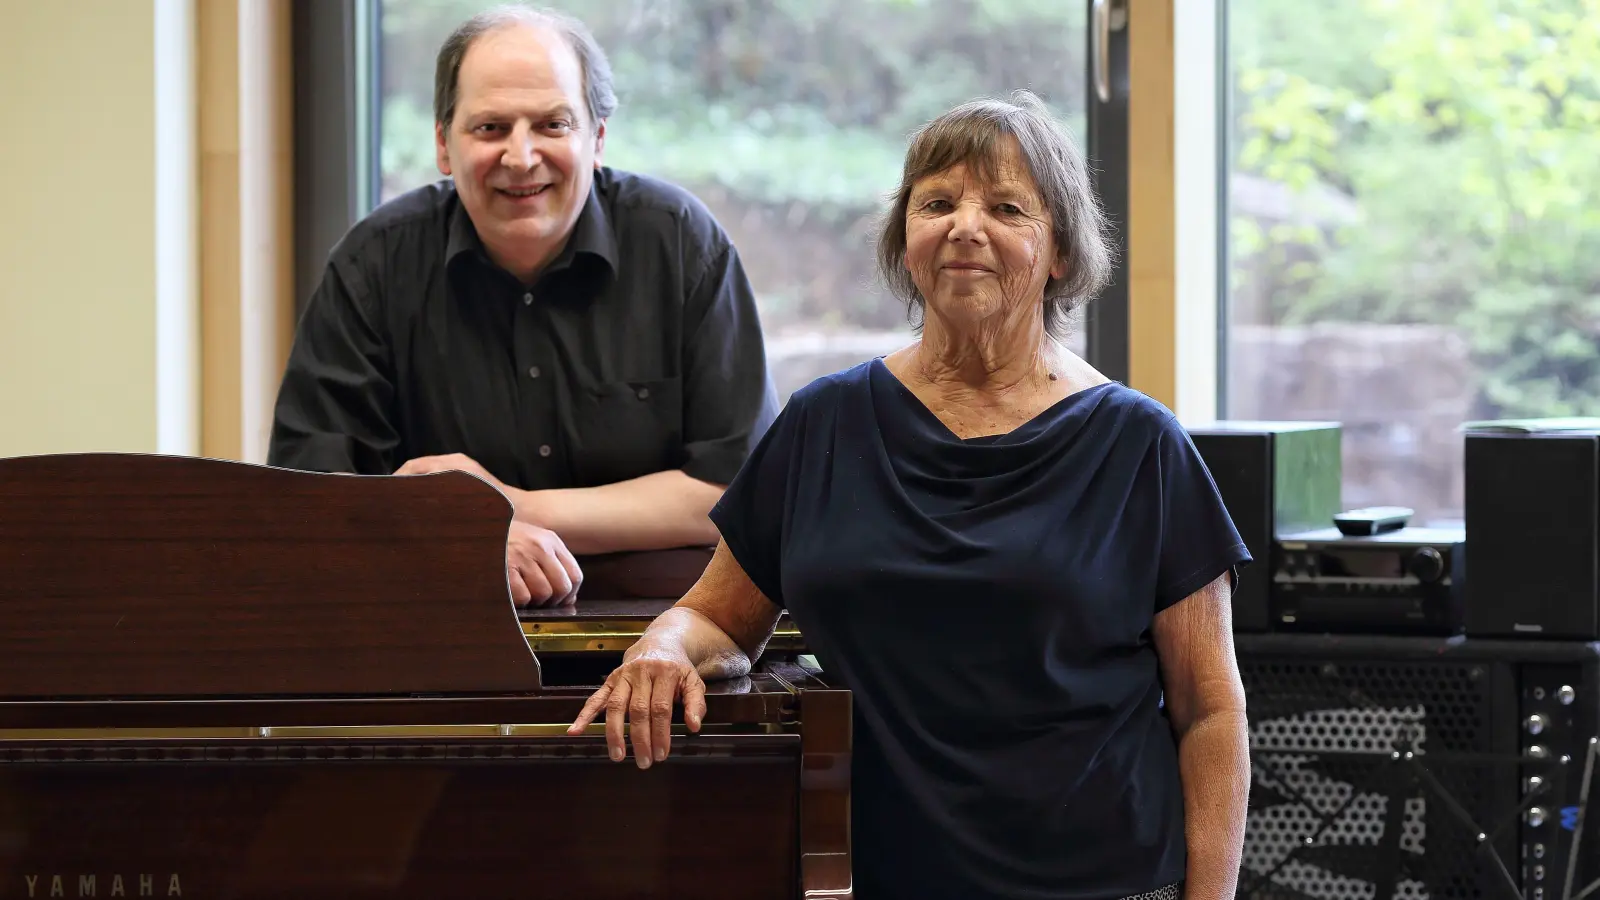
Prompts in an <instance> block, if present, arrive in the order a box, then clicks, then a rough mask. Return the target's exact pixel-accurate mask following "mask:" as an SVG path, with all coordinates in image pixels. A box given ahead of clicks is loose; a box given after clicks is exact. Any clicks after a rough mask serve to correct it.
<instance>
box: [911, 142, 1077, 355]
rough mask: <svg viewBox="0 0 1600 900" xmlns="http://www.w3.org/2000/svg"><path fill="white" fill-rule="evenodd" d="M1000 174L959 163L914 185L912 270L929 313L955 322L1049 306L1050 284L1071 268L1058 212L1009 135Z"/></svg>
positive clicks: (1000, 317)
mask: <svg viewBox="0 0 1600 900" xmlns="http://www.w3.org/2000/svg"><path fill="white" fill-rule="evenodd" d="M998 162H999V164H998V165H997V166H995V176H996V177H995V179H994V180H993V181H987V180H984V179H983V178H982V176H981V175H980V173H979V170H978V168H977V167H975V166H968V165H966V164H958V165H956V166H954V167H953V168H950V169H946V170H945V171H943V172H939V173H937V174H934V175H930V176H928V177H926V178H924V179H922V180H921V181H918V182H917V183H916V184H914V185H913V186H912V189H911V197H910V202H908V203H907V204H906V268H907V269H909V270H910V272H911V280H912V282H913V283H915V284H916V286H917V290H918V291H919V292H921V294H922V297H923V300H924V301H925V302H926V303H927V313H928V316H929V317H930V318H931V317H935V316H937V317H938V318H939V319H941V320H943V321H945V322H946V323H948V324H949V325H951V326H953V327H955V328H968V327H974V326H977V325H979V324H980V323H984V322H993V321H996V320H1006V319H1010V318H1011V317H1012V316H1013V315H1015V314H1016V313H1018V312H1019V311H1021V310H1023V309H1024V308H1026V307H1030V306H1031V307H1033V308H1042V306H1043V302H1044V286H1045V282H1046V281H1048V280H1049V279H1050V277H1051V276H1052V275H1054V276H1055V277H1058V278H1059V277H1061V276H1062V275H1063V274H1065V271H1064V266H1063V265H1062V263H1061V262H1060V261H1059V260H1058V259H1057V253H1056V246H1055V239H1054V236H1053V235H1054V232H1053V230H1052V223H1051V221H1050V213H1049V211H1048V210H1047V209H1046V208H1045V205H1044V203H1043V201H1042V200H1041V199H1040V197H1039V191H1038V189H1037V188H1036V187H1035V186H1034V183H1033V178H1032V176H1030V175H1029V174H1028V168H1027V166H1026V165H1024V164H1023V162H1022V157H1021V154H1020V153H1019V152H1018V149H1017V146H1016V141H1015V140H1010V141H1007V143H1006V146H1005V150H1004V152H1003V155H1002V156H1001V158H1000V160H999V161H998Z"/></svg>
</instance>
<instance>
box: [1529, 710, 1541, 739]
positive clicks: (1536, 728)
mask: <svg viewBox="0 0 1600 900" xmlns="http://www.w3.org/2000/svg"><path fill="white" fill-rule="evenodd" d="M1542 731H1544V716H1541V715H1539V714H1538V713H1534V714H1533V715H1531V716H1529V717H1528V733H1529V734H1539V733H1540V732H1542Z"/></svg>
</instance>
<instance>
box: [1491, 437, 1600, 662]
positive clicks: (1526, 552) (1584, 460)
mask: <svg viewBox="0 0 1600 900" xmlns="http://www.w3.org/2000/svg"><path fill="white" fill-rule="evenodd" d="M1465 443H1466V447H1465V469H1466V472H1465V474H1466V482H1465V488H1464V493H1465V498H1464V499H1465V501H1466V519H1467V544H1468V546H1469V547H1470V548H1471V549H1470V552H1469V561H1468V564H1467V575H1466V582H1467V593H1466V597H1467V602H1466V623H1467V634H1469V635H1475V636H1484V637H1510V636H1518V637H1544V638H1568V639H1571V638H1577V639H1581V640H1593V639H1595V638H1597V637H1600V434H1596V433H1592V432H1535V433H1516V432H1509V433H1507V432H1469V433H1468V434H1467V436H1466V441H1465Z"/></svg>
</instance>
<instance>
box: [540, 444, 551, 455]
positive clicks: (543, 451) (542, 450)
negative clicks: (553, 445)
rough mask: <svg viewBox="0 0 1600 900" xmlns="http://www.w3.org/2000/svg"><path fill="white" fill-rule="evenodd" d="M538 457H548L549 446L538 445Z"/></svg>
mask: <svg viewBox="0 0 1600 900" xmlns="http://www.w3.org/2000/svg"><path fill="white" fill-rule="evenodd" d="M539 455H540V456H549V455H550V445H549V444H540V445H539Z"/></svg>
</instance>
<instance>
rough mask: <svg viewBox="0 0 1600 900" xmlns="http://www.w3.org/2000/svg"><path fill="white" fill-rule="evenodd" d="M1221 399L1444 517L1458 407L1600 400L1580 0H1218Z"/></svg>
mask: <svg viewBox="0 0 1600 900" xmlns="http://www.w3.org/2000/svg"><path fill="white" fill-rule="evenodd" d="M1229 20H1230V22H1229V46H1228V52H1229V57H1230V60H1231V66H1230V68H1231V70H1232V71H1231V79H1232V103H1231V106H1232V117H1231V118H1232V121H1231V123H1230V124H1231V128H1232V140H1231V145H1232V149H1231V154H1230V155H1231V158H1232V159H1231V169H1232V171H1231V184H1230V187H1229V202H1230V209H1231V214H1230V217H1231V220H1232V222H1231V225H1232V227H1231V229H1230V234H1229V237H1230V244H1231V254H1230V256H1231V260H1229V262H1230V272H1229V274H1230V278H1231V282H1232V288H1231V294H1232V296H1231V298H1230V299H1231V303H1230V307H1229V318H1228V325H1227V329H1226V334H1227V347H1226V353H1225V359H1226V360H1227V371H1226V372H1225V373H1224V376H1225V383H1226V390H1225V408H1226V413H1227V415H1228V416H1229V417H1230V418H1236V419H1238V418H1245V419H1330V420H1338V421H1341V422H1343V423H1344V430H1345V438H1344V442H1345V443H1344V448H1345V449H1344V470H1345V496H1344V501H1345V505H1346V506H1358V505H1371V504H1401V505H1407V506H1412V507H1414V508H1416V509H1417V511H1418V514H1419V518H1420V519H1422V520H1459V519H1460V517H1461V514H1462V464H1461V456H1462V439H1461V435H1460V433H1459V431H1458V429H1459V426H1460V425H1461V423H1462V422H1463V421H1466V420H1470V419H1476V418H1489V417H1526V416H1552V415H1554V416H1561V415H1580V414H1588V415H1593V414H1597V413H1600V202H1597V201H1600V80H1597V79H1600V3H1597V2H1595V0H1518V2H1507V0H1321V2H1307V0H1232V2H1231V4H1230V7H1229Z"/></svg>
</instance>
